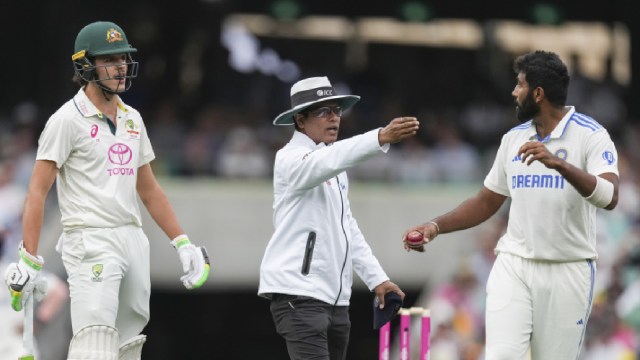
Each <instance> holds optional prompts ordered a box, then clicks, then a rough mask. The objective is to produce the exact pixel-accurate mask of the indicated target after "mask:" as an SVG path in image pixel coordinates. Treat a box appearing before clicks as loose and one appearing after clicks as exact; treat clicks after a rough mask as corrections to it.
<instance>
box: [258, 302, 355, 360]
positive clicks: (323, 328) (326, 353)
mask: <svg viewBox="0 0 640 360" xmlns="http://www.w3.org/2000/svg"><path fill="white" fill-rule="evenodd" d="M271 315H273V322H274V323H275V325H276V331H277V332H278V334H280V336H282V337H283V338H284V339H285V341H286V342H287V351H288V352H289V357H290V358H291V360H345V359H346V358H347V345H348V344H349V330H350V329H351V321H350V320H349V307H348V306H333V305H331V304H327V303H325V302H323V301H320V300H316V299H313V298H310V297H306V296H296V295H286V294H273V295H272V298H271Z"/></svg>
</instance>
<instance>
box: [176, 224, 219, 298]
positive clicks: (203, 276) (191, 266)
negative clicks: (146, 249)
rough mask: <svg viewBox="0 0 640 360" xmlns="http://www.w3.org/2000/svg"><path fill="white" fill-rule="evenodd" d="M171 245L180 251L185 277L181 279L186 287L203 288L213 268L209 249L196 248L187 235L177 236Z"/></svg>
mask: <svg viewBox="0 0 640 360" xmlns="http://www.w3.org/2000/svg"><path fill="white" fill-rule="evenodd" d="M171 245H173V247H174V248H175V249H176V250H177V251H178V256H179V257H180V262H181V263H182V271H184V275H182V276H181V277H180V280H182V283H183V284H184V287H186V288H187V289H189V290H191V289H197V288H199V287H200V286H202V284H204V282H205V281H207V278H208V277H209V269H210V267H211V266H210V264H209V256H208V255H207V249H205V248H204V247H203V246H198V247H196V246H194V245H193V244H192V243H191V241H189V237H188V236H187V235H185V234H182V235H179V236H176V238H175V239H173V240H172V241H171Z"/></svg>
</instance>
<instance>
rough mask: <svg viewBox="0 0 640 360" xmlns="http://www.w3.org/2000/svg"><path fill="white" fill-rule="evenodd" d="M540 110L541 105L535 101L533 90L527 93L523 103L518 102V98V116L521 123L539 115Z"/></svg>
mask: <svg viewBox="0 0 640 360" xmlns="http://www.w3.org/2000/svg"><path fill="white" fill-rule="evenodd" d="M539 112H540V106H538V105H537V104H536V102H535V101H533V96H532V95H531V92H529V93H528V94H527V96H526V97H525V98H524V100H523V101H522V104H518V100H516V116H517V117H518V120H519V121H520V122H521V123H523V122H525V121H528V120H530V119H533V117H534V116H536V115H538V113H539Z"/></svg>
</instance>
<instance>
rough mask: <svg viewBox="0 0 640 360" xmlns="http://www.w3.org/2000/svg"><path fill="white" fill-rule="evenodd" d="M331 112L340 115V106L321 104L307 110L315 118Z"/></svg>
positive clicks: (325, 115)
mask: <svg viewBox="0 0 640 360" xmlns="http://www.w3.org/2000/svg"><path fill="white" fill-rule="evenodd" d="M332 112H333V113H334V114H336V115H338V116H342V106H339V105H335V106H322V107H319V108H317V109H313V110H309V111H307V114H310V115H311V116H313V117H317V118H327V117H329V116H330V115H331V113H332Z"/></svg>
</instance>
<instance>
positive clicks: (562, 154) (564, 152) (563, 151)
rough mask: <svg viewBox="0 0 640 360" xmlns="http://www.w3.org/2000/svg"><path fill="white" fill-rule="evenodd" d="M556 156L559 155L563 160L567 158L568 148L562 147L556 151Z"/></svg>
mask: <svg viewBox="0 0 640 360" xmlns="http://www.w3.org/2000/svg"><path fill="white" fill-rule="evenodd" d="M556 156H557V157H559V158H560V159H562V160H567V150H566V149H560V150H558V151H556Z"/></svg>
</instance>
